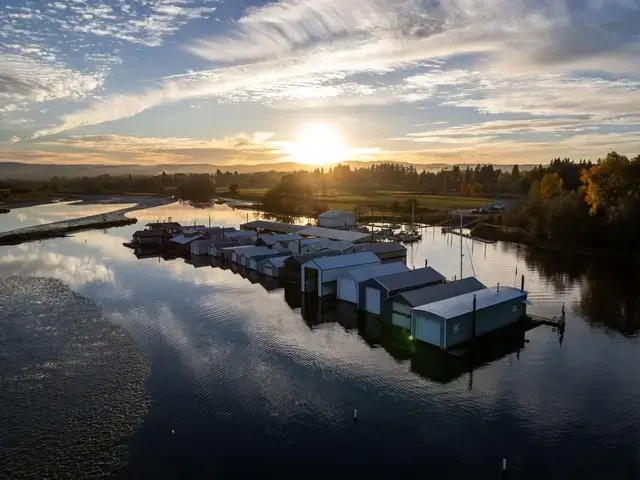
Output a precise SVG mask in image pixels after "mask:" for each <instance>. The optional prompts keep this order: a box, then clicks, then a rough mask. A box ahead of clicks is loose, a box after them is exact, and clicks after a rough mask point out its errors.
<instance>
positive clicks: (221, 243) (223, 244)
mask: <svg viewBox="0 0 640 480" xmlns="http://www.w3.org/2000/svg"><path fill="white" fill-rule="evenodd" d="M239 246H240V242H239V241H238V239H237V238H218V239H213V240H211V241H210V242H209V248H208V252H209V256H211V257H218V256H220V250H221V249H223V248H229V247H239Z"/></svg>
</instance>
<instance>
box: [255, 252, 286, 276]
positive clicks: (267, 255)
mask: <svg viewBox="0 0 640 480" xmlns="http://www.w3.org/2000/svg"><path fill="white" fill-rule="evenodd" d="M281 256H282V252H278V251H275V250H271V251H270V252H269V253H263V254H262V255H248V256H247V265H246V267H247V268H248V269H249V270H253V271H255V272H260V263H261V262H262V261H263V260H267V259H269V258H275V257H281Z"/></svg>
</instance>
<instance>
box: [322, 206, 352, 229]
mask: <svg viewBox="0 0 640 480" xmlns="http://www.w3.org/2000/svg"><path fill="white" fill-rule="evenodd" d="M355 224H356V216H355V215H354V214H353V213H350V212H345V211H344V210H329V211H328V212H324V213H323V214H321V215H318V225H319V226H321V227H327V228H344V227H353V226H354V225H355Z"/></svg>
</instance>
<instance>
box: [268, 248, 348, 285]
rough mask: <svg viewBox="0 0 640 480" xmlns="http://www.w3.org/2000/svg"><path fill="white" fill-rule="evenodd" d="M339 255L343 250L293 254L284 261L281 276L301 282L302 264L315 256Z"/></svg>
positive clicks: (290, 280) (289, 280)
mask: <svg viewBox="0 0 640 480" xmlns="http://www.w3.org/2000/svg"><path fill="white" fill-rule="evenodd" d="M337 255H342V252H339V251H335V250H326V251H322V252H315V253H303V254H300V255H291V256H290V257H289V258H287V259H286V260H285V261H284V267H283V268H282V269H281V271H280V277H281V278H282V279H283V280H286V281H288V282H292V283H300V282H301V281H302V266H303V265H304V264H305V263H307V262H308V261H309V260H313V259H314V258H322V257H335V256H337Z"/></svg>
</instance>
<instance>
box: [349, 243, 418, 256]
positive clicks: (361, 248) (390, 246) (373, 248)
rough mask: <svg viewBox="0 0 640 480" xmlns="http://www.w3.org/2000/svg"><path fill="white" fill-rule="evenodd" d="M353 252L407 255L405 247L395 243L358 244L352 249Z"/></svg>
mask: <svg viewBox="0 0 640 480" xmlns="http://www.w3.org/2000/svg"><path fill="white" fill-rule="evenodd" d="M353 251H354V252H373V253H380V254H382V253H394V252H404V253H405V254H406V253H407V247H405V246H404V245H401V244H399V243H397V242H380V243H360V244H358V245H356V246H355V247H354V248H353Z"/></svg>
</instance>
